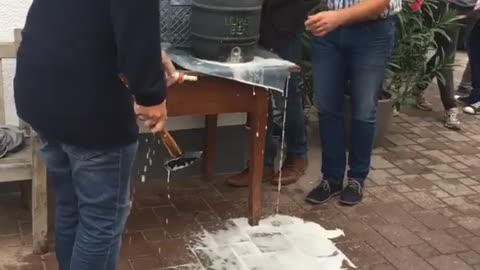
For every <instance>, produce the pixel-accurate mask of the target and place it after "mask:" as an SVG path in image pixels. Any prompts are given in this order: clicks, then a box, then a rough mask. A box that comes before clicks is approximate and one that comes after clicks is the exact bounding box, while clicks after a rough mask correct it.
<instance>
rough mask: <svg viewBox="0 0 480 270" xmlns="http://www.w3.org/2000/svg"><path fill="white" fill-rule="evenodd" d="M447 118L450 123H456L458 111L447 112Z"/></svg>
mask: <svg viewBox="0 0 480 270" xmlns="http://www.w3.org/2000/svg"><path fill="white" fill-rule="evenodd" d="M447 118H448V119H449V120H450V121H452V122H456V121H458V110H450V111H448V113H447Z"/></svg>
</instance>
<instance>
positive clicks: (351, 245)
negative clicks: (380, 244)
mask: <svg viewBox="0 0 480 270" xmlns="http://www.w3.org/2000/svg"><path fill="white" fill-rule="evenodd" d="M337 247H338V248H339V249H340V250H341V251H342V252H343V253H344V254H345V255H346V256H347V257H348V258H349V259H350V260H351V261H352V262H353V264H355V265H356V266H361V267H366V266H370V265H375V264H380V263H384V262H385V258H384V257H383V256H382V255H380V253H378V252H377V251H375V250H374V249H373V248H372V247H370V246H369V245H368V244H367V243H365V242H348V243H341V244H338V245H337Z"/></svg>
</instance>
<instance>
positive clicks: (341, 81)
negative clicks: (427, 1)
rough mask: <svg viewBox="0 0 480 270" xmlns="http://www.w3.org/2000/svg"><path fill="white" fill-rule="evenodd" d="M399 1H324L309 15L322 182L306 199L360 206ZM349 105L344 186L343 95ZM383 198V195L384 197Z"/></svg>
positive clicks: (315, 201)
mask: <svg viewBox="0 0 480 270" xmlns="http://www.w3.org/2000/svg"><path fill="white" fill-rule="evenodd" d="M401 8H402V2H401V0H329V2H328V9H329V10H327V11H322V12H319V13H316V14H314V15H312V16H309V17H308V19H307V21H306V23H305V24H306V27H307V30H308V31H309V32H310V33H311V35H312V43H311V44H312V74H313V81H314V94H315V99H316V104H317V107H318V109H319V119H320V121H319V122H320V139H321V145H322V151H323V155H322V173H323V179H322V180H321V181H320V184H319V185H318V187H316V188H315V189H313V190H312V191H311V192H310V193H309V194H308V195H307V198H306V200H307V202H310V203H314V204H321V203H325V202H327V201H328V200H329V199H331V198H332V197H334V196H337V195H340V202H341V203H342V204H346V205H354V204H357V203H359V202H361V200H362V197H363V187H364V181H365V179H366V178H367V176H368V173H369V168H370V158H371V154H372V149H373V142H374V138H375V133H376V118H377V102H378V96H379V94H380V91H381V90H382V84H383V80H384V79H385V72H386V68H387V65H388V63H389V62H390V58H391V53H392V49H393V44H394V38H395V14H397V13H398V12H399V11H400V10H401ZM346 91H347V93H350V97H351V99H350V100H351V102H352V117H351V119H352V121H351V125H350V126H351V130H350V132H351V136H350V138H351V140H350V151H349V152H350V153H349V158H348V165H349V167H350V170H349V172H348V184H347V185H346V186H345V187H344V185H343V182H344V176H345V169H346V165H347V155H346V152H347V149H346V143H345V139H346V137H347V136H346V134H345V133H346V131H345V122H344V101H345V97H344V94H345V92H346ZM387 196H388V195H387Z"/></svg>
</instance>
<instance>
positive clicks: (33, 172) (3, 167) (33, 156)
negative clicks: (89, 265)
mask: <svg viewBox="0 0 480 270" xmlns="http://www.w3.org/2000/svg"><path fill="white" fill-rule="evenodd" d="M20 39H21V30H20V29H16V30H15V41H14V42H11V43H0V125H1V124H5V107H6V106H5V99H4V91H3V86H4V80H3V72H2V68H3V65H2V64H3V63H2V60H4V59H14V58H16V52H17V48H18V45H19V44H20ZM20 128H21V129H22V130H24V132H25V135H26V140H25V141H26V144H25V147H24V148H23V149H22V150H20V151H19V152H17V153H13V154H10V155H8V156H7V157H5V158H3V159H0V183H3V182H16V181H29V180H32V185H31V186H32V193H31V210H32V226H33V228H32V234H33V235H32V236H33V252H34V253H35V254H44V253H46V252H48V246H47V233H48V206H47V169H46V167H45V164H44V163H43V162H42V161H41V160H40V157H39V140H38V136H36V134H35V132H33V131H31V129H30V127H29V126H28V125H26V124H25V123H24V122H23V121H20ZM24 191H25V189H23V190H22V193H23V192H24ZM23 195H24V194H22V197H23Z"/></svg>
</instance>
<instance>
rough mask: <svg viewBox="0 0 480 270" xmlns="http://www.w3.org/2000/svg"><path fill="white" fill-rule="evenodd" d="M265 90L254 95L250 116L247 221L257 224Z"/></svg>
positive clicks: (263, 139)
mask: <svg viewBox="0 0 480 270" xmlns="http://www.w3.org/2000/svg"><path fill="white" fill-rule="evenodd" d="M267 108H268V97H267V91H266V90H264V89H260V90H259V91H257V94H256V95H255V104H254V109H253V111H252V112H250V113H249V118H250V127H251V129H250V148H251V151H250V187H249V188H250V193H249V199H248V209H249V214H248V222H249V224H250V225H252V226H256V225H258V223H259V221H260V218H261V216H262V178H263V167H264V164H263V160H264V156H263V155H264V152H265V135H266V133H267V130H266V128H265V127H266V126H267V112H268V110H267Z"/></svg>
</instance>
